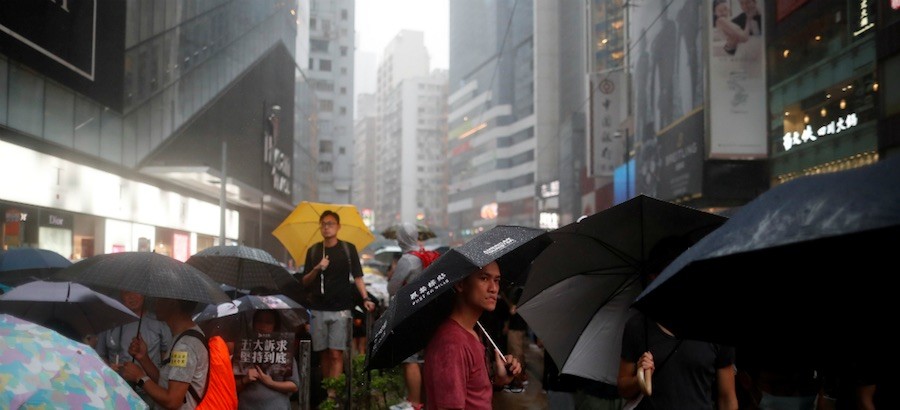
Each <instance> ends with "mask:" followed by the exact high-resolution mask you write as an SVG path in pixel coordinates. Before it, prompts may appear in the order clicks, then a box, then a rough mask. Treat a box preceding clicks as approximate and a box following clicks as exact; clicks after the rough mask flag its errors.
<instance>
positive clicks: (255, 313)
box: [252, 309, 281, 332]
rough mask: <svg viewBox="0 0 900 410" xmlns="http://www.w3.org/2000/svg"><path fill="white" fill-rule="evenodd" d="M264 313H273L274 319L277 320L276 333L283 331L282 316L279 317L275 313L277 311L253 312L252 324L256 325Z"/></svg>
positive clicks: (262, 310) (261, 310) (263, 310)
mask: <svg viewBox="0 0 900 410" xmlns="http://www.w3.org/2000/svg"><path fill="white" fill-rule="evenodd" d="M262 313H272V317H274V318H275V331H276V332H279V331H281V315H279V314H278V312H276V311H275V309H259V310H257V311H255V312H253V322H252V323H256V319H257V318H258V317H259V315H260V314H262Z"/></svg>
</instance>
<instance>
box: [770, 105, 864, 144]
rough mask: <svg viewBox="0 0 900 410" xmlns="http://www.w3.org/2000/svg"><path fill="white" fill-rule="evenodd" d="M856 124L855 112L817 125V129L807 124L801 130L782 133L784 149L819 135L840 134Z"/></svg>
mask: <svg viewBox="0 0 900 410" xmlns="http://www.w3.org/2000/svg"><path fill="white" fill-rule="evenodd" d="M857 124H859V118H857V116H856V113H855V112H854V113H850V114H847V115H846V116H845V117H840V118H838V119H837V120H832V121H831V122H829V123H828V124H825V125H823V126H821V127H819V128H818V129H817V130H813V127H812V126H810V125H807V126H806V128H804V129H803V131H793V132H788V133H786V134H784V137H782V143H783V144H784V150H785V151H788V150H790V149H791V148H793V147H796V146H798V145H802V144H805V143H807V142H812V141H815V140H817V139H819V138H821V137H825V136H828V135H835V134H840V133H841V132H842V131H846V130H847V129H850V128H853V127H855V126H856V125H857Z"/></svg>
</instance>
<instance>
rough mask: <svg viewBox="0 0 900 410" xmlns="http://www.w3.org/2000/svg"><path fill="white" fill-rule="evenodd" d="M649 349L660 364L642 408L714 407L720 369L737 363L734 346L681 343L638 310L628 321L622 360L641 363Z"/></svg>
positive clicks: (696, 342)
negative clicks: (714, 390)
mask: <svg viewBox="0 0 900 410" xmlns="http://www.w3.org/2000/svg"><path fill="white" fill-rule="evenodd" d="M676 347H677V349H676ZM647 350H649V351H650V353H652V354H653V362H654V365H655V366H656V371H654V372H653V395H652V396H650V397H644V399H643V400H642V401H641V404H640V406H638V408H639V409H643V408H656V409H710V410H712V409H713V403H714V400H713V389H714V387H715V382H716V371H717V370H718V369H721V368H723V367H728V366H731V365H733V364H734V349H733V348H731V347H726V346H721V345H717V344H715V343H708V342H701V341H697V340H681V341H680V343H679V340H678V339H676V338H674V337H672V336H669V335H667V334H666V333H664V332H663V331H662V330H661V329H660V328H659V326H657V325H656V322H654V321H653V320H649V319H645V316H644V315H643V314H640V313H638V314H636V315H634V316H633V317H632V318H631V319H629V320H628V323H626V324H625V333H624V334H623V336H622V359H624V360H626V361H628V362H631V363H637V362H638V359H640V357H641V355H642V354H644V352H646V351H647ZM670 354H671V355H670ZM648 402H649V403H648ZM649 404H652V406H648V405H649Z"/></svg>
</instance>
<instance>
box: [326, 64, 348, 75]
mask: <svg viewBox="0 0 900 410" xmlns="http://www.w3.org/2000/svg"><path fill="white" fill-rule="evenodd" d="M329 63H330V61H329ZM328 71H331V69H330V66H329V70H328ZM341 74H347V67H341Z"/></svg>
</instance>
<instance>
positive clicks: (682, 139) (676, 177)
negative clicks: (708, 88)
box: [656, 109, 704, 200]
mask: <svg viewBox="0 0 900 410" xmlns="http://www.w3.org/2000/svg"><path fill="white" fill-rule="evenodd" d="M698 128H703V110H702V109H697V110H695V111H694V112H693V113H691V114H690V115H688V116H686V117H684V118H683V119H682V120H681V121H679V122H677V123H675V124H672V125H671V126H670V127H668V128H666V129H665V130H663V131H662V132H661V133H660V134H659V141H658V142H657V147H658V148H659V152H660V154H659V156H660V158H661V159H662V161H661V162H660V167H661V168H660V170H659V181H658V182H657V186H656V195H657V196H658V197H659V198H666V199H668V200H671V199H676V198H684V197H690V196H692V195H694V194H699V193H702V192H703V191H702V190H703V155H704V151H703V134H702V133H698V132H696V130H697V129H698Z"/></svg>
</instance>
